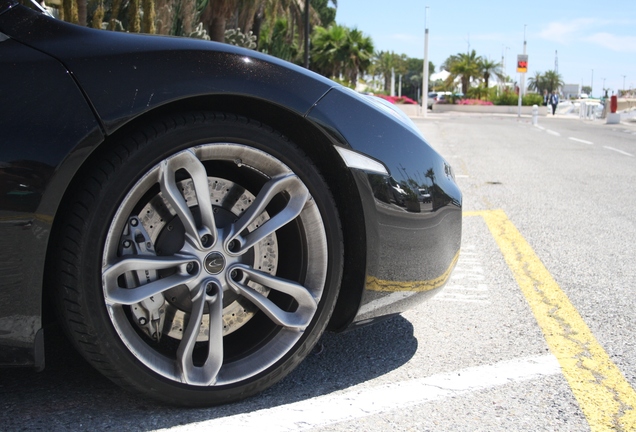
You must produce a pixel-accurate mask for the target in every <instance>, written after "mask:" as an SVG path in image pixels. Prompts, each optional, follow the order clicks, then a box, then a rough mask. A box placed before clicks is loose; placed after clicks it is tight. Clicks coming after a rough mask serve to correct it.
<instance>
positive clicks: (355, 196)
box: [0, 0, 462, 406]
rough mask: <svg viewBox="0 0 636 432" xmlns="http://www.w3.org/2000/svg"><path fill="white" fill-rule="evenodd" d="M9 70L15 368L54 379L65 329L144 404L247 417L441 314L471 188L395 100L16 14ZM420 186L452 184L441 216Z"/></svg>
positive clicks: (8, 313)
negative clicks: (335, 338) (298, 379)
mask: <svg viewBox="0 0 636 432" xmlns="http://www.w3.org/2000/svg"><path fill="white" fill-rule="evenodd" d="M0 71H2V72H1V73H2V80H0V94H1V95H2V103H1V104H0V118H1V119H2V132H1V142H2V145H0V299H2V301H1V302H0V366H12V367H15V366H23V367H33V368H35V369H38V370H41V369H42V368H43V367H44V366H45V352H44V346H45V345H44V338H45V332H44V329H45V327H46V326H47V325H48V321H45V317H50V316H54V317H55V319H56V320H57V321H58V322H59V323H60V324H61V326H62V328H63V329H64V331H65V334H66V335H67V336H68V338H69V339H70V340H71V341H72V343H73V344H74V346H75V347H76V349H77V350H78V351H79V352H80V353H81V355H82V356H83V357H84V358H85V359H86V360H87V361H88V362H89V363H90V364H91V365H92V366H94V367H95V368H96V369H97V370H99V371H100V372H102V373H104V374H105V375H106V376H107V377H108V378H110V379H111V380H112V381H114V382H115V383H117V384H119V385H121V386H122V387H124V388H126V389H128V390H131V391H134V392H137V393H139V394H140V395H141V396H140V397H144V398H150V399H154V400H158V401H161V402H163V403H169V404H174V405H183V406H210V405H215V404H223V403H228V402H232V401H236V400H239V399H243V398H246V397H248V396H251V395H254V394H256V393H259V392H261V391H263V390H264V389H266V388H268V387H270V386H272V385H273V384H274V383H276V382H277V381H279V380H280V379H282V378H283V377H284V376H285V375H287V374H288V373H289V372H290V371H292V370H293V369H294V368H295V367H296V366H297V365H298V364H299V363H300V362H301V361H302V360H303V358H304V357H305V356H306V355H307V354H308V353H310V352H311V350H312V348H313V347H314V345H315V344H316V343H317V341H318V340H319V338H320V337H321V335H322V334H323V332H324V331H334V332H339V331H343V330H346V329H351V328H355V327H357V326H362V325H367V324H370V323H373V322H375V321H378V320H380V319H383V318H386V317H388V316H391V315H393V314H397V313H400V312H402V311H404V310H406V309H408V308H409V307H411V306H413V305H415V304H417V303H418V302H420V301H422V300H425V299H427V298H429V297H430V296H432V295H433V294H435V293H436V292H438V291H439V289H441V288H442V287H443V286H444V285H445V283H446V282H447V280H448V278H449V276H450V273H451V271H452V269H453V268H454V266H455V264H456V262H457V259H458V256H459V249H460V244H461V224H462V195H461V192H460V190H459V188H458V186H457V184H456V182H455V178H454V174H453V171H452V168H451V167H450V165H449V164H448V163H447V162H446V161H445V160H444V159H443V158H442V156H440V155H439V154H438V153H437V152H436V151H435V150H434V149H433V148H432V147H431V146H430V145H429V144H428V143H427V142H426V140H425V139H424V137H423V136H422V135H421V133H420V131H419V130H418V129H417V127H416V126H415V125H414V124H413V122H411V121H410V120H409V119H408V118H406V117H405V116H404V115H402V114H400V113H399V112H398V111H397V108H395V107H392V106H390V105H389V104H386V103H380V102H378V101H377V100H376V98H372V97H368V96H364V95H360V94H358V93H355V92H354V91H352V90H350V89H347V88H344V87H342V86H340V85H338V84H336V83H335V82H333V81H331V80H328V79H326V78H324V77H322V76H320V75H317V74H315V73H313V72H310V71H308V70H306V69H303V68H301V67H298V66H295V65H293V64H290V63H287V62H284V61H282V60H279V59H276V58H274V57H270V56H267V55H264V54H262V53H259V52H256V51H252V50H247V49H243V48H238V47H234V46H232V45H226V44H220V43H214V42H209V41H203V40H197V39H187V38H175V37H161V36H155V35H139V34H131V33H123V32H111V31H106V30H96V29H90V28H86V27H82V26H78V25H74V24H69V23H66V22H63V21H60V20H57V19H54V18H53V17H51V16H48V15H47V14H46V13H45V11H44V10H42V9H41V7H40V6H38V5H37V4H36V3H35V2H34V5H33V6H32V7H31V8H29V7H26V6H23V5H20V4H19V3H18V2H16V1H14V0H0ZM418 173H427V174H426V176H427V177H428V178H430V179H434V185H433V186H432V187H431V188H430V189H429V194H430V195H431V196H432V202H433V205H432V206H430V208H427V209H426V210H424V209H423V208H420V207H421V206H419V203H418V202H417V194H418V190H417V187H416V186H415V185H416V184H417V182H416V180H415V178H417V177H418V176H419V174H418ZM398 188H399V189H398ZM396 196H398V198H399V199H397V200H396ZM397 201H404V202H406V203H407V204H408V205H406V206H405V205H404V202H402V203H400V202H397ZM412 201H415V203H416V204H418V205H417V206H416V207H414V206H412V205H411V204H412ZM416 248H417V249H418V250H417V253H412V251H413V250H415V249H416ZM422 263H425V265H423V264H422ZM395 269H400V270H399V271H396V270H395ZM396 291H399V292H400V294H403V293H405V292H408V293H409V295H400V296H395V295H393V294H394V293H395V292H396ZM49 299H50V301H49ZM369 343H370V344H372V343H373V341H369Z"/></svg>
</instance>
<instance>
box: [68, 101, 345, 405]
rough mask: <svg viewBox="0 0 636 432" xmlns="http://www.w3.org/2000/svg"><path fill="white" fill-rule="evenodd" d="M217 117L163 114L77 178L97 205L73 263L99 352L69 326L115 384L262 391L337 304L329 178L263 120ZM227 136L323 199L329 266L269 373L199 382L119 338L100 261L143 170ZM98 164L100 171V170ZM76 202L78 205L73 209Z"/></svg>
mask: <svg viewBox="0 0 636 432" xmlns="http://www.w3.org/2000/svg"><path fill="white" fill-rule="evenodd" d="M219 117H220V116H219V115H218V114H214V115H212V114H209V113H208V114H203V115H192V116H191V117H190V116H188V115H186V116H184V117H183V119H181V118H179V120H175V119H174V118H169V119H164V120H163V121H160V122H155V123H154V124H152V125H150V126H147V127H145V128H142V129H140V130H139V131H138V132H136V133H134V134H132V135H130V136H129V137H128V138H127V139H126V140H124V141H122V142H121V144H120V145H117V146H113V147H110V148H108V149H107V150H106V151H105V152H104V153H103V154H102V155H100V158H99V160H100V162H99V163H96V164H95V165H96V166H94V167H92V168H91V169H89V170H87V172H86V174H85V175H86V179H85V180H82V182H80V189H83V192H81V193H80V194H79V199H78V202H79V201H82V200H83V199H86V196H90V197H92V200H91V201H92V204H93V205H89V206H88V207H87V210H86V219H85V223H84V224H82V230H83V233H82V235H81V239H82V241H81V243H80V244H79V252H80V253H79V255H78V260H77V263H75V266H76V268H77V269H78V279H77V282H78V286H77V287H75V290H76V292H77V303H78V305H79V308H80V310H81V311H82V312H83V314H84V319H85V323H84V324H85V326H86V329H85V331H86V334H85V335H83V336H82V338H84V339H85V340H89V339H92V340H90V342H91V345H93V344H94V346H96V347H97V348H98V350H99V353H98V354H95V353H93V354H87V353H86V344H82V343H81V340H80V341H79V342H78V341H77V339H78V336H77V329H74V328H73V327H72V326H69V328H68V330H69V331H70V333H71V338H72V339H74V340H75V342H76V346H78V347H79V348H80V351H81V352H82V354H83V355H84V356H85V357H86V358H87V359H88V360H89V361H90V362H91V363H92V364H93V365H95V366H97V367H98V368H99V369H100V370H101V371H102V372H104V373H105V374H106V375H107V376H109V377H110V378H111V379H113V380H114V381H115V382H117V383H118V384H120V385H122V386H124V387H127V388H129V389H133V390H136V391H139V392H142V393H146V394H149V395H151V396H152V397H154V398H156V399H158V400H162V401H164V402H167V403H171V404H179V405H186V406H204V405H214V404H220V403H226V402H231V401H235V400H238V399H242V398H244V397H247V396H250V395H253V394H255V393H258V392H260V391H262V390H264V389H265V388H267V387H269V386H271V385H272V384H274V383H275V382H277V381H279V380H280V379H282V378H283V377H284V376H286V375H287V374H288V373H289V372H291V370H293V369H294V368H295V367H296V366H297V365H298V364H299V363H300V362H301V361H302V359H303V358H304V357H305V356H306V355H307V354H308V353H309V352H310V350H311V349H312V348H313V346H314V345H315V343H316V342H317V341H318V338H319V337H320V336H321V335H322V333H323V331H324V329H325V328H326V325H327V323H328V321H329V318H330V316H331V312H332V311H333V308H334V306H335V302H336V299H337V294H338V289H339V284H340V280H341V277H342V274H341V272H342V261H343V260H342V234H341V228H340V224H339V216H338V212H337V209H336V207H335V204H334V200H333V198H332V197H331V194H330V192H329V190H328V188H327V185H326V182H325V181H324V180H323V179H322V177H321V176H320V174H319V173H318V171H317V169H316V168H315V166H314V165H313V164H312V163H311V162H310V161H309V159H308V158H307V157H306V156H305V155H304V153H303V152H302V151H301V150H300V149H299V148H297V147H296V146H295V144H293V143H291V142H289V141H288V140H287V139H286V138H285V137H283V136H281V135H280V134H277V133H276V132H274V131H273V130H271V129H269V128H267V127H266V126H263V125H261V124H258V123H253V122H251V121H249V120H247V119H243V118H239V117H236V118H234V117H232V118H231V119H228V118H227V117H226V116H225V115H223V116H222V117H221V118H219ZM224 142H227V143H236V144H243V145H247V146H250V147H253V148H256V149H259V150H262V151H264V152H266V153H269V154H270V155H272V156H273V157H275V158H277V159H278V160H280V161H282V162H283V163H284V164H286V165H287V166H288V167H289V168H290V169H291V170H292V171H293V172H294V173H295V174H296V175H298V176H299V177H300V178H301V180H302V181H303V183H304V184H305V185H306V186H307V187H308V188H309V191H310V193H311V195H312V197H313V198H314V200H315V202H316V204H317V205H318V208H319V211H320V214H321V217H322V221H323V223H324V226H325V232H326V234H327V245H328V260H329V265H328V271H327V275H326V283H325V287H324V291H323V296H322V298H321V300H320V302H319V305H318V310H317V311H316V313H315V315H314V317H313V319H312V321H311V323H310V325H309V326H308V328H307V329H306V330H305V332H304V334H303V336H302V337H301V338H300V339H299V340H298V341H297V342H296V344H295V345H294V346H293V348H291V349H290V350H289V351H288V352H287V353H286V354H285V355H284V356H283V357H282V358H281V359H279V360H278V361H277V362H276V363H275V364H273V365H272V366H270V367H269V368H267V369H266V370H265V371H263V372H261V373H259V374H257V375H255V376H253V377H251V378H249V379H247V380H245V381H241V382H239V383H236V384H230V385H225V386H212V387H194V386H187V385H184V384H180V383H176V382H174V381H172V380H169V379H168V378H165V377H163V376H161V375H159V374H157V373H155V372H153V371H152V370H150V369H149V368H147V367H146V366H145V365H143V363H142V362H141V361H140V360H139V359H137V358H136V357H135V356H134V355H133V354H132V352H131V351H130V350H129V349H128V348H127V347H126V345H125V344H124V342H123V341H122V340H121V339H120V337H119V334H118V333H117V331H116V330H115V328H114V326H113V324H112V322H111V318H110V315H109V313H108V311H107V308H106V304H105V300H104V294H103V289H102V281H101V272H102V260H103V253H104V245H105V241H106V237H107V233H108V230H109V227H110V224H111V221H112V220H113V218H114V215H115V213H116V211H117V209H118V208H119V207H120V205H121V204H122V202H123V200H124V199H125V197H126V195H127V193H128V191H130V190H131V188H132V187H133V186H134V185H135V184H136V182H137V181H138V180H139V178H141V176H143V175H144V174H145V173H146V172H148V171H149V170H150V169H152V168H153V167H154V166H155V165H157V164H158V163H159V162H161V161H162V160H164V159H166V158H167V157H169V156H170V155H172V154H174V153H177V152H179V151H181V150H184V149H186V148H190V147H193V146H196V145H201V144H208V143H224ZM109 167H112V169H109ZM93 170H98V174H97V175H96V174H95V171H93ZM96 177H97V178H96ZM78 205H80V204H78V203H76V204H75V205H74V207H77V206H78ZM82 205H84V204H82ZM66 294H67V295H68V292H67V293H66ZM80 339H81V338H80ZM104 361H106V363H103V362H104ZM105 369H106V370H105Z"/></svg>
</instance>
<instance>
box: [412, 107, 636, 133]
mask: <svg viewBox="0 0 636 432" xmlns="http://www.w3.org/2000/svg"><path fill="white" fill-rule="evenodd" d="M407 115H408V116H409V117H410V118H412V119H418V120H428V119H431V120H434V119H448V118H452V117H484V116H488V117H507V118H520V119H522V120H523V121H526V122H532V115H527V114H521V116H520V117H519V115H518V114H499V113H489V112H483V113H470V112H461V111H446V112H431V111H428V112H427V113H426V117H424V116H423V115H422V114H421V113H419V114H417V115H413V114H412V112H409V113H407ZM553 119H561V120H571V121H580V122H585V123H587V124H594V125H599V126H607V127H611V126H614V127H625V128H628V129H630V130H632V131H633V132H636V117H632V118H631V119H626V120H623V121H621V122H620V123H619V124H607V121H606V119H594V120H590V119H585V118H581V117H579V115H578V114H555V115H552V114H548V115H540V116H539V117H538V123H539V124H540V125H541V124H542V123H546V122H550V121H551V120H553Z"/></svg>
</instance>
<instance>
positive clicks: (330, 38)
mask: <svg viewBox="0 0 636 432" xmlns="http://www.w3.org/2000/svg"><path fill="white" fill-rule="evenodd" d="M346 43H347V29H346V28H345V27H343V26H340V25H338V24H332V25H330V26H329V27H328V28H324V27H320V26H317V27H315V28H314V36H313V38H312V45H313V47H312V54H311V57H312V59H313V62H312V69H314V70H315V71H316V72H318V73H320V74H322V75H324V76H326V77H329V78H334V77H337V76H338V75H339V74H340V72H342V70H343V65H344V62H345V60H346V58H345V54H344V48H343V47H344V46H345V44H346Z"/></svg>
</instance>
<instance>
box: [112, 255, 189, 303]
mask: <svg viewBox="0 0 636 432" xmlns="http://www.w3.org/2000/svg"><path fill="white" fill-rule="evenodd" d="M192 261H193V259H192V258H191V257H183V256H175V257H157V256H152V257H150V256H145V257H143V258H142V257H140V256H127V257H124V258H121V259H119V260H118V261H117V262H115V263H114V264H112V265H111V266H109V267H108V268H106V270H104V271H103V273H102V283H103V284H104V288H105V289H104V294H105V298H106V302H107V303H108V304H122V305H131V304H135V303H139V302H141V301H142V300H145V299H147V298H150V297H152V296H154V295H157V294H159V293H162V292H164V291H166V290H168V289H170V288H173V287H176V286H178V285H183V284H187V283H188V282H190V281H191V280H192V279H193V278H194V276H192V275H190V274H188V273H186V272H185V271H183V272H181V271H177V273H176V274H173V275H171V276H168V277H166V278H163V279H158V280H155V281H152V282H148V283H146V284H144V285H141V286H139V287H136V288H134V287H133V288H122V287H120V286H119V284H118V282H117V280H118V278H119V277H120V276H122V275H123V274H125V273H126V272H133V271H134V272H137V271H141V272H144V271H146V270H164V269H174V268H178V267H180V266H183V265H186V264H188V263H190V262H192Z"/></svg>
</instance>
